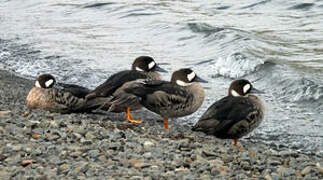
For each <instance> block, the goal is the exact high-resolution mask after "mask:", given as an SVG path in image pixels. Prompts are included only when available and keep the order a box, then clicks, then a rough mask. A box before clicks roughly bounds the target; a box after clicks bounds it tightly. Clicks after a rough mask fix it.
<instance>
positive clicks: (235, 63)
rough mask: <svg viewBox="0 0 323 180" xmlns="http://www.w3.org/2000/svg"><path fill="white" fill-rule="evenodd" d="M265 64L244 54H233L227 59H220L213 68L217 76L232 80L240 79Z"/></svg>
mask: <svg viewBox="0 0 323 180" xmlns="http://www.w3.org/2000/svg"><path fill="white" fill-rule="evenodd" d="M264 63H265V62H264V61H263V60H260V59H250V58H248V57H245V56H244V55H243V54H237V53H232V54H230V55H229V56H227V57H226V58H222V57H220V58H218V59H217V61H216V62H215V64H213V65H212V66H211V67H212V68H213V71H214V72H215V73H216V74H220V75H222V76H225V77H230V78H240V77H242V76H245V75H247V74H249V73H251V72H253V71H255V70H256V68H257V66H259V65H261V64H264Z"/></svg>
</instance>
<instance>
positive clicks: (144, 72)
mask: <svg viewBox="0 0 323 180" xmlns="http://www.w3.org/2000/svg"><path fill="white" fill-rule="evenodd" d="M157 71H159V72H167V71H165V70H164V69H162V68H160V67H159V66H158V65H157V64H156V62H155V61H154V59H153V58H151V57H149V56H140V57H138V58H136V59H135V60H134V62H133V63H132V67H131V70H125V71H121V72H118V73H116V74H113V75H112V76H111V77H109V78H108V79H107V80H106V81H105V82H104V83H103V84H101V85H99V86H98V87H97V88H95V89H94V90H93V91H92V92H91V93H89V94H88V95H87V96H86V99H88V100H89V99H92V98H95V97H112V96H115V97H116V96H119V95H120V94H122V96H123V98H124V99H127V98H128V99H129V100H131V101H132V103H131V104H130V103H129V104H128V106H126V105H125V104H123V103H117V104H116V103H115V104H114V105H113V106H111V107H109V104H106V106H104V107H102V108H101V109H108V108H110V109H109V110H110V111H111V112H126V113H127V120H128V121H130V122H134V123H141V121H137V120H135V119H134V118H133V117H132V116H131V114H130V110H138V109H141V108H142V106H141V105H140V104H139V103H138V101H136V97H134V96H133V95H131V94H125V93H124V89H126V88H128V87H129V86H130V85H131V83H132V82H134V81H138V80H139V81H140V80H161V77H160V75H159V73H158V72H157Z"/></svg>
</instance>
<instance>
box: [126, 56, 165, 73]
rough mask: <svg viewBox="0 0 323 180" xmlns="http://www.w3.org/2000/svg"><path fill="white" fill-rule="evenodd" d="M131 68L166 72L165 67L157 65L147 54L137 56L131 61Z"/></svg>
mask: <svg viewBox="0 0 323 180" xmlns="http://www.w3.org/2000/svg"><path fill="white" fill-rule="evenodd" d="M132 70H137V71H143V72H150V71H159V72H167V71H166V70H165V69H163V68H161V67H159V66H158V65H157V63H156V62H155V60H154V59H153V58H152V57H149V56H139V57H137V58H136V59H135V61H134V62H133V63H132Z"/></svg>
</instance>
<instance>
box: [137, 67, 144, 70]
mask: <svg viewBox="0 0 323 180" xmlns="http://www.w3.org/2000/svg"><path fill="white" fill-rule="evenodd" d="M136 70H137V71H144V70H142V69H140V68H139V67H136Z"/></svg>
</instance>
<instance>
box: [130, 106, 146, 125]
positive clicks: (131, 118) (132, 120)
mask: <svg viewBox="0 0 323 180" xmlns="http://www.w3.org/2000/svg"><path fill="white" fill-rule="evenodd" d="M127 120H128V121H129V122H132V123H138V124H140V123H142V122H143V121H140V120H135V119H134V118H133V117H132V116H131V114H130V107H127Z"/></svg>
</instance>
